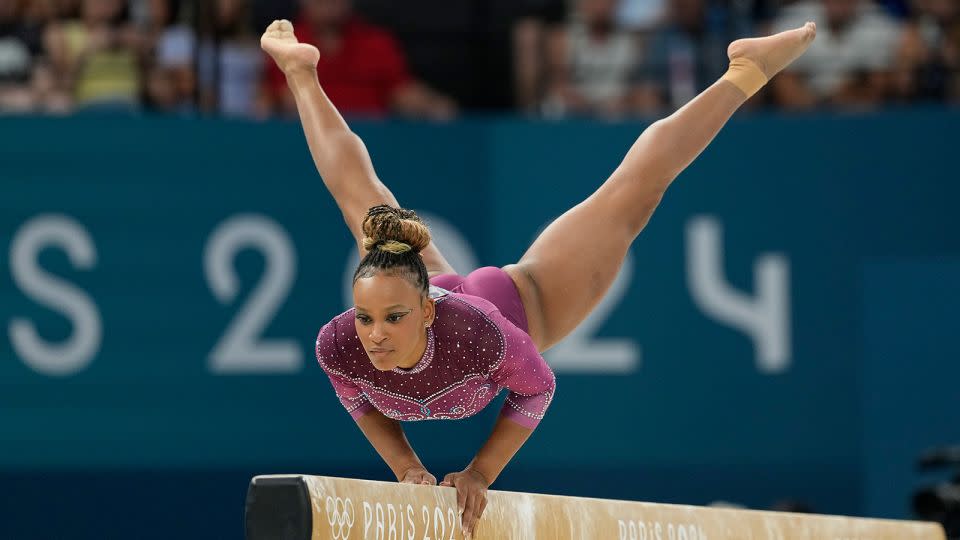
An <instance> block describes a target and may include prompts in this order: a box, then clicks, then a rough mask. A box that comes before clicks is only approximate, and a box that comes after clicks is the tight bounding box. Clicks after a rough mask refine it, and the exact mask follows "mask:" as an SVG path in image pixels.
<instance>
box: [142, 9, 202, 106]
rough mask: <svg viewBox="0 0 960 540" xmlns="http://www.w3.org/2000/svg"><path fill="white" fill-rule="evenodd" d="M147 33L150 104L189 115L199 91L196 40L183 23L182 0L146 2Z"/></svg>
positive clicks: (148, 94) (147, 99)
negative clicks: (195, 53)
mask: <svg viewBox="0 0 960 540" xmlns="http://www.w3.org/2000/svg"><path fill="white" fill-rule="evenodd" d="M144 3H145V10H144V11H145V14H144V15H145V17H144V20H143V21H142V23H141V24H142V27H143V33H144V34H145V35H146V36H147V39H148V44H149V46H148V49H147V50H146V51H145V56H146V58H147V60H146V63H145V65H146V75H145V77H146V88H145V89H144V90H145V93H146V101H147V105H148V106H149V107H150V108H151V109H154V110H158V111H163V112H179V113H189V112H192V111H193V110H194V109H195V98H196V91H197V83H196V74H195V73H196V70H195V66H194V49H195V47H196V36H194V33H193V30H192V29H191V28H190V27H189V26H188V25H186V24H183V23H182V21H181V13H180V11H181V7H182V6H181V2H180V0H146V1H145V2H144Z"/></svg>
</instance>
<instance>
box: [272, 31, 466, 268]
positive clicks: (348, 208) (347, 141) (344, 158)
mask: <svg viewBox="0 0 960 540" xmlns="http://www.w3.org/2000/svg"><path fill="white" fill-rule="evenodd" d="M260 46H261V47H263V50H264V51H266V52H267V54H269V55H270V56H271V57H272V58H273V60H274V61H275V62H276V63H277V67H279V68H280V69H281V71H283V73H284V75H286V78H287V85H288V86H289V87H290V91H291V92H292V93H293V97H294V99H295V100H296V102H297V111H298V112H299V114H300V121H301V123H302V124H303V132H304V135H306V138H307V146H308V147H309V148H310V154H311V155H312V156H313V161H314V164H316V166H317V171H319V172H320V176H321V177H322V178H323V183H324V185H326V186H327V189H328V190H329V191H330V194H331V195H333V198H334V200H336V201H337V206H339V207H340V211H341V212H342V213H343V219H344V221H346V224H347V227H348V228H349V229H350V232H351V233H352V234H353V237H354V239H355V240H356V242H357V246H358V248H359V249H360V253H361V256H362V255H363V254H364V253H365V251H364V249H363V231H362V230H361V224H362V223H363V218H364V217H365V216H366V215H367V210H368V209H370V207H372V206H377V205H380V204H388V205H390V206H393V207H399V206H400V205H399V204H398V203H397V199H396V198H395V197H394V196H393V193H391V192H390V190H389V189H387V186H385V185H384V184H383V182H381V181H380V179H379V178H378V177H377V173H376V172H374V169H373V163H372V162H371V160H370V155H369V153H368V152H367V148H366V146H365V145H364V144H363V141H361V140H360V137H358V136H357V135H356V134H355V133H354V132H353V131H351V130H350V128H349V126H347V123H346V122H345V121H344V120H343V117H341V116H340V113H339V112H338V111H337V109H336V108H335V107H334V106H333V103H331V102H330V100H329V99H328V98H327V96H326V94H325V93H324V92H323V89H322V88H321V87H320V83H319V81H318V80H317V62H318V61H319V59H320V51H318V50H317V48H316V47H314V46H313V45H309V44H307V43H300V42H298V41H297V38H296V36H294V35H293V26H292V25H291V24H290V22H289V21H287V20H282V21H274V22H273V24H271V25H270V26H269V27H268V28H267V30H266V32H264V33H263V36H262V37H261V38H260ZM421 255H423V262H424V264H425V265H426V267H427V271H428V272H429V273H430V275H431V277H432V276H434V275H437V274H452V273H454V271H453V268H452V267H451V266H450V264H449V263H447V261H446V259H444V258H443V255H441V254H440V250H438V249H437V246H436V244H434V243H433V242H431V243H430V245H429V246H427V248H426V249H424V250H423V251H422V252H421Z"/></svg>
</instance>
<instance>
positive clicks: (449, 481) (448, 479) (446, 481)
mask: <svg viewBox="0 0 960 540" xmlns="http://www.w3.org/2000/svg"><path fill="white" fill-rule="evenodd" d="M440 485H441V486H447V487H453V473H447V475H446V476H444V477H443V482H440Z"/></svg>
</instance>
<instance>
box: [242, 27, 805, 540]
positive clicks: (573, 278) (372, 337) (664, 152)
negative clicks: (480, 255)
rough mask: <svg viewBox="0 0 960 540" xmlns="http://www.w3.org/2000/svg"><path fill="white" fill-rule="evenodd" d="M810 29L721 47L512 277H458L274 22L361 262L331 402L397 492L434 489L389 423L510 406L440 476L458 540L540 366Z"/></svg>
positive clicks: (328, 356) (539, 396)
mask: <svg viewBox="0 0 960 540" xmlns="http://www.w3.org/2000/svg"><path fill="white" fill-rule="evenodd" d="M815 35H816V26H815V25H814V24H813V23H807V24H806V25H804V26H803V27H800V28H797V29H794V30H790V31H787V32H782V33H779V34H775V35H772V36H767V37H762V38H751V39H741V40H737V41H734V42H733V43H731V44H730V46H729V48H728V50H727V53H728V55H729V57H730V67H729V70H728V71H727V72H726V74H724V75H723V77H722V78H721V79H720V80H718V81H717V82H715V83H714V84H713V85H712V86H710V87H709V88H708V89H706V90H705V91H704V92H703V93H701V94H700V95H698V96H697V97H696V98H694V99H693V100H692V101H691V102H689V103H687V104H686V105H685V106H683V107H682V108H681V109H679V110H678V111H676V112H674V113H673V114H672V115H670V116H669V117H667V118H664V119H661V120H659V121H657V122H654V123H653V124H652V125H651V126H649V127H648V128H647V129H646V130H644V131H643V133H642V134H641V135H640V136H639V138H638V139H637V140H636V142H635V143H634V144H633V146H632V147H631V148H630V150H629V151H628V152H627V154H626V156H625V157H624V159H623V161H622V162H621V163H620V165H619V166H618V167H617V168H616V170H614V171H613V173H612V174H611V175H610V177H609V178H608V179H607V180H606V181H605V182H604V183H603V184H602V185H601V186H600V187H599V188H598V189H597V191H596V192H595V193H593V194H592V195H591V196H590V197H589V198H587V199H586V200H585V201H583V202H582V203H580V204H578V205H577V206H575V207H574V208H572V209H571V210H569V211H567V212H566V213H565V214H563V215H562V216H561V217H559V218H558V219H557V220H556V221H554V222H553V223H552V224H550V226H549V227H547V229H546V230H544V232H543V233H542V234H541V235H540V236H539V237H538V238H537V239H536V240H535V241H534V242H533V244H532V245H531V246H530V248H529V250H528V251H527V252H526V253H525V254H524V255H523V257H522V258H521V259H520V261H519V262H517V263H516V264H511V265H508V266H506V267H504V268H502V269H500V268H492V267H488V268H481V269H479V270H476V271H475V272H472V273H470V274H469V275H468V276H466V277H461V276H457V275H456V274H455V272H454V271H453V269H452V268H451V267H450V265H449V264H448V263H447V261H446V260H445V259H444V258H443V255H442V254H441V253H440V251H439V250H438V249H437V247H436V245H434V244H433V243H432V242H431V241H430V232H429V230H428V229H427V227H426V226H425V225H424V224H423V223H422V222H421V221H420V219H419V218H418V217H417V216H416V214H414V213H413V212H411V211H409V210H403V209H401V208H400V207H399V204H398V203H397V200H396V199H395V198H394V196H393V194H391V193H390V190H388V189H387V187H386V186H385V185H384V184H383V183H382V182H381V181H380V180H379V179H378V178H377V175H376V173H375V172H374V169H373V165H372V163H371V161H370V156H369V155H368V153H367V150H366V147H365V146H364V144H363V142H362V141H361V140H360V138H359V137H357V135H355V134H354V133H353V132H352V131H351V130H350V128H349V127H348V126H347V124H346V122H344V120H343V118H342V117H341V116H340V114H339V113H338V112H337V110H336V109H335V108H334V106H333V104H332V103H331V102H330V100H329V99H328V98H327V96H326V95H325V94H324V92H323V89H322V88H321V87H320V84H319V82H318V79H317V70H316V65H317V62H318V60H319V57H320V53H319V51H318V50H317V48H316V47H314V46H312V45H309V44H305V43H299V42H298V41H297V38H296V37H295V36H294V34H293V27H292V26H291V24H290V23H289V22H288V21H286V20H282V21H274V22H273V23H272V24H271V25H270V26H269V27H268V28H267V30H266V32H265V33H264V34H263V37H262V38H261V41H260V43H261V46H262V47H263V49H264V50H265V51H266V52H267V53H268V54H269V55H270V56H271V57H273V59H274V61H275V62H276V63H277V65H278V66H279V68H280V69H281V70H282V71H283V72H284V74H285V75H286V78H287V83H288V85H289V87H290V90H291V91H292V92H293V95H294V98H295V100H296V103H297V109H298V111H299V114H300V120H301V122H302V124H303V130H304V133H305V135H306V138H307V143H308V146H309V148H310V153H311V155H312V156H313V160H314V163H315V164H316V167H317V170H318V171H319V172H320V176H321V177H322V178H323V182H324V184H325V185H326V187H327V189H329V190H330V193H331V194H332V195H333V197H334V199H336V202H337V205H338V206H339V208H340V210H341V212H342V213H343V217H344V219H345V220H346V224H347V227H348V228H349V229H350V232H351V233H353V236H354V238H355V239H356V241H357V243H358V244H359V246H360V250H361V253H362V254H364V256H363V259H362V260H361V262H360V265H359V267H358V268H357V270H356V273H355V274H354V278H353V300H354V308H353V309H350V310H349V311H347V312H345V313H342V314H341V315H338V316H337V317H335V318H334V319H333V320H332V321H330V322H329V323H328V324H326V325H325V326H324V327H323V328H322V329H321V330H320V334H319V336H318V337H317V348H316V352H317V359H318V361H319V362H320V365H321V367H322V368H323V369H324V371H325V372H326V374H327V375H328V376H329V378H330V380H331V382H332V383H333V387H334V389H335V390H336V393H337V397H338V398H339V399H340V401H341V403H342V404H343V405H344V407H346V409H347V410H348V411H349V412H350V414H351V415H352V417H353V418H354V419H355V420H356V422H357V425H358V426H359V427H360V429H361V431H363V434H364V435H365V436H366V437H367V439H368V440H369V441H370V443H371V444H372V445H373V447H374V448H376V450H377V452H378V453H379V454H380V456H381V457H382V458H383V460H384V461H385V462H386V463H387V465H388V466H389V467H390V469H391V470H392V471H393V473H394V474H395V475H396V477H397V479H398V480H399V481H400V482H406V483H416V484H436V478H435V477H434V476H433V475H431V474H430V473H429V472H428V471H427V470H426V468H425V467H424V466H423V464H422V463H421V461H420V459H419V458H418V457H417V454H416V453H415V452H414V450H413V448H411V447H410V444H409V443H408V441H407V439H406V437H405V436H404V433H403V429H402V428H401V426H400V423H399V421H401V420H425V419H458V418H464V417H467V416H471V415H473V414H475V413H476V412H477V411H479V410H480V409H482V408H484V407H485V406H486V405H487V404H489V403H490V401H491V400H492V399H493V398H494V397H495V396H496V395H497V394H498V393H499V392H500V391H501V390H502V389H504V388H506V389H508V390H509V394H508V396H507V399H506V403H505V404H504V407H503V410H502V412H501V414H500V416H499V417H498V419H497V421H496V423H495V425H494V428H493V433H492V434H491V435H490V438H489V439H488V440H487V442H486V443H485V444H484V445H483V447H482V448H480V450H479V451H478V452H477V454H476V456H475V457H474V458H473V460H472V461H471V462H470V464H469V465H467V466H466V468H465V469H464V470H462V471H460V472H453V473H450V474H448V475H446V476H445V477H444V479H443V482H441V485H446V486H453V487H455V488H456V491H457V504H458V507H459V509H460V511H461V512H462V517H461V526H462V527H463V530H464V533H465V534H466V535H467V536H470V535H471V534H472V532H473V529H474V527H475V525H476V522H477V520H478V519H479V517H480V515H481V514H482V513H483V510H484V507H485V506H486V493H487V488H488V487H489V486H490V484H491V483H492V482H493V481H494V480H496V478H497V476H499V475H500V472H501V471H502V470H503V468H504V467H505V466H506V464H507V463H508V462H509V461H510V459H511V458H512V457H513V455H514V454H515V453H516V452H517V450H519V449H520V447H521V446H522V445H523V444H524V442H525V441H526V440H527V438H528V437H529V436H530V434H531V433H532V432H533V429H534V428H535V427H536V425H537V423H538V422H539V421H540V419H541V418H543V415H544V413H545V412H546V409H547V407H548V406H549V405H550V401H551V399H552V398H553V393H554V386H555V384H554V377H553V373H552V372H551V371H550V368H549V367H548V366H547V364H546V363H545V362H544V360H543V358H542V357H541V355H540V353H542V352H543V351H545V350H547V349H549V348H550V347H551V346H552V345H553V344H555V343H557V342H558V341H560V340H561V339H563V337H564V336H565V335H567V334H568V333H569V332H570V331H571V330H573V329H574V327H576V326H577V324H579V323H580V321H582V320H583V319H584V318H585V317H586V316H587V314H588V313H589V312H590V310H591V309H593V308H594V306H596V305H597V303H598V302H599V301H600V300H601V298H602V296H603V295H604V293H605V292H606V290H607V288H608V287H609V286H610V285H611V283H612V282H613V280H614V277H615V276H616V275H617V272H618V270H619V268H620V265H621V263H622V261H623V259H624V257H625V255H626V253H627V249H628V248H629V247H630V244H631V243H632V242H633V240H634V239H635V238H636V237H637V235H638V234H640V231H641V230H642V229H643V227H644V226H645V225H646V223H647V221H648V220H649V219H650V216H651V215H652V214H653V211H654V209H655V208H656V207H657V205H658V204H659V202H660V199H661V197H663V194H664V192H665V191H666V189H667V187H668V186H669V185H670V183H671V182H672V181H673V179H674V178H676V177H677V175H678V174H680V172H681V171H682V170H683V169H684V168H686V167H687V165H689V164H690V163H691V162H692V161H693V160H694V159H695V158H696V157H697V156H698V155H699V154H700V152H702V151H703V149H704V148H705V147H706V146H707V144H709V143H710V141H711V140H712V139H713V138H714V136H715V135H716V134H717V132H719V131H720V128H721V127H723V125H724V124H725V123H726V121H727V120H728V119H729V118H730V117H731V115H733V113H734V111H736V110H737V108H739V107H740V106H741V105H742V104H743V103H744V102H745V101H746V100H747V99H748V98H749V97H750V96H752V95H753V94H754V93H756V92H757V91H758V90H759V89H760V88H761V87H762V86H763V85H764V84H765V83H766V82H767V81H768V80H769V79H770V78H771V77H773V76H774V75H775V74H776V73H777V72H779V71H780V70H782V69H783V68H784V67H786V66H787V64H789V63H790V62H792V61H793V60H794V59H796V58H797V57H799V56H800V55H801V54H802V53H803V52H804V51H805V50H806V48H807V47H808V46H809V44H810V42H811V41H813V38H814V36H815Z"/></svg>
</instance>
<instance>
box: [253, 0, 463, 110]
mask: <svg viewBox="0 0 960 540" xmlns="http://www.w3.org/2000/svg"><path fill="white" fill-rule="evenodd" d="M301 6H302V13H301V15H300V17H299V18H298V19H297V20H296V22H295V24H294V31H295V33H296V35H297V38H299V39H300V41H302V42H306V43H310V44H312V45H315V46H316V47H317V48H318V49H320V63H319V64H318V65H317V74H318V77H319V79H320V85H321V86H322V87H323V90H324V92H326V94H327V97H329V98H330V100H331V101H332V102H333V103H334V105H336V107H337V109H338V110H339V111H340V112H341V113H343V114H345V115H366V116H384V115H386V114H388V113H389V112H396V113H398V114H401V115H403V116H409V117H416V118H428V119H434V120H443V119H448V118H451V117H453V116H454V115H455V114H456V112H457V107H456V104H455V103H454V102H453V100H451V99H450V98H449V97H447V96H444V95H442V94H440V93H438V92H436V91H434V90H432V89H431V88H429V87H428V86H427V85H425V84H424V83H423V82H421V81H419V80H417V79H416V78H415V77H413V76H412V75H411V74H410V72H409V71H408V69H407V62H406V59H405V57H404V54H403V52H402V51H401V50H400V46H399V45H398V44H397V42H396V40H395V39H394V38H393V36H391V35H390V34H389V33H387V32H386V31H385V30H382V29H380V28H377V27H375V26H372V25H370V24H368V23H366V22H364V21H363V20H362V19H361V18H360V17H359V16H358V15H356V14H355V13H354V12H353V9H352V6H351V2H350V0H302V2H301ZM263 90H264V91H263V95H262V110H263V111H265V112H266V111H270V112H281V113H283V114H286V115H293V114H296V105H295V104H294V102H293V96H292V95H290V91H289V90H288V89H287V84H286V80H285V78H284V75H283V73H282V72H281V71H280V70H279V69H278V68H276V66H274V65H273V64H272V63H271V64H270V67H269V68H268V70H267V78H266V81H265V84H264V88H263Z"/></svg>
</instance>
